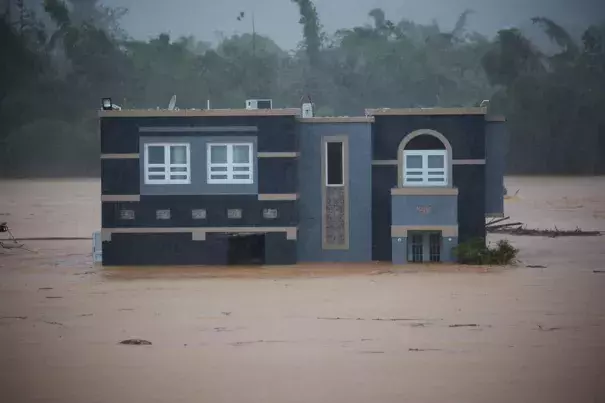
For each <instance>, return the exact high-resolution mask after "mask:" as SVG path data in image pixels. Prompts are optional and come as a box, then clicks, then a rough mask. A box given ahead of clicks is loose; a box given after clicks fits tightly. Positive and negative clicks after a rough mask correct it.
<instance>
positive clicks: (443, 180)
mask: <svg viewBox="0 0 605 403" xmlns="http://www.w3.org/2000/svg"><path fill="white" fill-rule="evenodd" d="M429 182H445V178H429Z"/></svg>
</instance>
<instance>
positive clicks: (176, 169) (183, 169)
mask: <svg viewBox="0 0 605 403" xmlns="http://www.w3.org/2000/svg"><path fill="white" fill-rule="evenodd" d="M170 172H187V168H186V167H170Z"/></svg>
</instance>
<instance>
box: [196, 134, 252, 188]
mask: <svg viewBox="0 0 605 403" xmlns="http://www.w3.org/2000/svg"><path fill="white" fill-rule="evenodd" d="M207 156H208V174H207V181H208V183H209V184H221V183H226V184H251V183H254V169H253V164H252V143H229V144H222V143H210V144H208V148H207Z"/></svg>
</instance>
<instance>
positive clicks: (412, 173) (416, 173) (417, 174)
mask: <svg viewBox="0 0 605 403" xmlns="http://www.w3.org/2000/svg"><path fill="white" fill-rule="evenodd" d="M405 174H406V176H414V175H415V176H419V175H422V172H419V171H411V172H406V173H405Z"/></svg>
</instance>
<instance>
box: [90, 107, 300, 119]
mask: <svg viewBox="0 0 605 403" xmlns="http://www.w3.org/2000/svg"><path fill="white" fill-rule="evenodd" d="M194 116H300V108H283V109H177V110H168V109H122V110H109V111H108V110H101V111H99V117H133V118H134V117H194Z"/></svg>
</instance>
